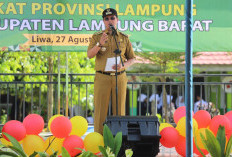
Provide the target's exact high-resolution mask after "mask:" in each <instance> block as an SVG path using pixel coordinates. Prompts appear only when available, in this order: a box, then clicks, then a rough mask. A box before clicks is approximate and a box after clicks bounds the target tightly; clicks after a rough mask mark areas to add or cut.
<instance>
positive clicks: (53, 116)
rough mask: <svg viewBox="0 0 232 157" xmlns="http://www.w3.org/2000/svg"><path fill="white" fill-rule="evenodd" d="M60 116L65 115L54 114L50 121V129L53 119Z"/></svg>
mask: <svg viewBox="0 0 232 157" xmlns="http://www.w3.org/2000/svg"><path fill="white" fill-rule="evenodd" d="M60 116H63V115H60V114H57V115H54V116H52V117H51V118H50V119H49V121H48V129H49V130H51V123H52V121H53V120H54V119H55V118H56V117H60Z"/></svg>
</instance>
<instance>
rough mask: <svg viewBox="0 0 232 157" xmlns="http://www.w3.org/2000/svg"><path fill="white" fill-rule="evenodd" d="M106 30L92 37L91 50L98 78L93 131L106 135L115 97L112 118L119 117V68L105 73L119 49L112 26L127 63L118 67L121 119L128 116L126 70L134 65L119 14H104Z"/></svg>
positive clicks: (90, 53) (132, 54) (105, 11)
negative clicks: (109, 111)
mask: <svg viewBox="0 0 232 157" xmlns="http://www.w3.org/2000/svg"><path fill="white" fill-rule="evenodd" d="M102 17H103V22H104V24H105V28H106V29H105V30H104V31H100V32H97V33H95V34H93V36H92V39H91V42H90V44H89V47H88V52H87V55H88V58H93V57H95V56H96V58H95V70H96V75H95V79H94V106H95V111H94V131H95V132H99V133H101V134H102V133H103V123H104V121H105V118H106V116H107V111H108V106H109V100H110V96H111V93H112V109H113V115H116V92H115V88H116V77H115V70H116V65H113V66H112V71H105V67H106V62H107V59H108V58H112V57H115V53H114V51H115V50H116V49H117V46H116V43H115V40H114V38H113V35H112V30H111V29H110V25H111V26H114V28H116V34H115V36H116V40H117V43H118V46H119V49H120V50H121V57H122V60H123V63H124V67H123V66H122V64H121V63H120V64H118V65H117V72H118V73H117V74H118V78H117V80H118V115H125V100H126V86H127V81H128V80H127V77H126V73H125V69H126V68H127V67H129V66H130V65H132V64H133V63H134V60H135V54H134V51H133V49H132V45H131V43H130V41H129V38H128V36H127V35H125V34H123V33H121V32H119V31H118V30H117V23H118V15H117V11H116V10H114V9H112V8H108V9H105V10H104V11H103V13H102Z"/></svg>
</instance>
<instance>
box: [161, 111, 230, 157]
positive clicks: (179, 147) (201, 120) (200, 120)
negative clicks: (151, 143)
mask: <svg viewBox="0 0 232 157" xmlns="http://www.w3.org/2000/svg"><path fill="white" fill-rule="evenodd" d="M185 114H186V108H185V106H182V107H179V108H178V109H177V110H176V111H175V112H174V115H173V116H174V121H175V123H176V128H174V127H173V126H172V125H171V124H169V123H161V124H160V128H159V131H160V135H161V139H160V143H161V144H162V145H163V146H164V147H167V148H172V147H175V149H176V152H177V153H178V154H179V155H181V156H185V155H186V115H185ZM192 114H193V136H194V139H196V141H195V140H193V141H194V144H193V152H194V153H195V154H196V155H198V156H202V155H201V154H200V152H199V151H198V149H197V147H196V144H197V146H198V147H199V148H200V149H201V151H202V152H203V153H204V154H205V155H207V154H208V151H207V150H206V148H205V147H204V145H203V142H202V139H201V136H200V134H202V135H203V136H205V134H206V133H205V130H206V129H207V130H210V131H211V132H212V133H213V134H214V135H215V136H216V135H217V131H218V128H219V126H220V125H221V126H224V127H225V130H226V137H227V140H228V139H229V137H230V136H231V135H232V111H230V112H227V113H226V114H225V115H217V116H214V117H213V118H212V119H211V116H210V114H209V112H207V111H205V110H199V111H197V112H196V113H195V114H194V113H192ZM195 142H196V143H195Z"/></svg>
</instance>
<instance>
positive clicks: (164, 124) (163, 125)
mask: <svg viewBox="0 0 232 157" xmlns="http://www.w3.org/2000/svg"><path fill="white" fill-rule="evenodd" d="M167 127H173V126H172V125H171V124H169V123H160V127H159V132H161V131H162V130H163V129H164V128H167Z"/></svg>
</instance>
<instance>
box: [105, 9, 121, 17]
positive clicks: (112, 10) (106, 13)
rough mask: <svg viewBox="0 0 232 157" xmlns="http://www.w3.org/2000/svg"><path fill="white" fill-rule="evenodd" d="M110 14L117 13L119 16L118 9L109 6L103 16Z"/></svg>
mask: <svg viewBox="0 0 232 157" xmlns="http://www.w3.org/2000/svg"><path fill="white" fill-rule="evenodd" d="M108 15H115V16H116V17H118V13H117V11H116V10H115V9H113V8H107V9H105V10H104V11H103V12H102V18H104V17H106V16H108Z"/></svg>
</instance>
